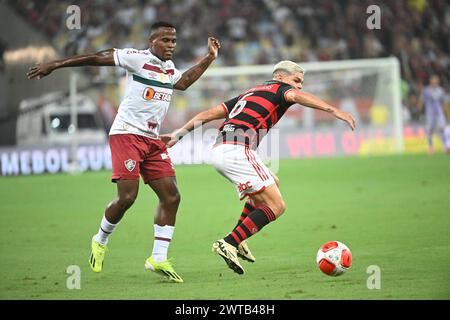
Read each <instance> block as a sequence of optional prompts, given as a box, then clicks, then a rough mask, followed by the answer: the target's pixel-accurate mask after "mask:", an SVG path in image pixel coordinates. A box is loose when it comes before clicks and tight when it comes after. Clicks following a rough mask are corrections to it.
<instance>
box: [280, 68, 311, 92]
mask: <svg viewBox="0 0 450 320" xmlns="http://www.w3.org/2000/svg"><path fill="white" fill-rule="evenodd" d="M304 77H305V75H304V74H303V73H300V72H294V73H291V74H283V75H282V76H281V79H280V81H282V82H284V83H287V84H290V85H291V86H293V87H295V88H297V89H298V90H301V89H302V88H303V81H304Z"/></svg>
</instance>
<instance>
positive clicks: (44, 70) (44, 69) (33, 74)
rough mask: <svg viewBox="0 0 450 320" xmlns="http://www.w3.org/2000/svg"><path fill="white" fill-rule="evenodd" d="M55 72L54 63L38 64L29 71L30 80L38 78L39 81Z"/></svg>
mask: <svg viewBox="0 0 450 320" xmlns="http://www.w3.org/2000/svg"><path fill="white" fill-rule="evenodd" d="M53 70H54V67H53V64H52V63H44V64H39V63H38V64H36V65H34V66H33V67H31V68H29V69H28V72H27V77H28V79H34V78H37V79H38V80H39V79H41V78H43V77H45V76H47V75H49V74H50V73H52V71H53Z"/></svg>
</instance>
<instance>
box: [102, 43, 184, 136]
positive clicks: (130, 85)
mask: <svg viewBox="0 0 450 320" xmlns="http://www.w3.org/2000/svg"><path fill="white" fill-rule="evenodd" d="M114 62H115V64H116V66H121V67H123V68H125V69H126V70H127V84H126V88H125V94H124V98H123V100H122V102H121V103H120V106H119V110H118V112H117V115H116V118H115V119H114V123H113V124H112V126H111V130H110V132H109V134H110V135H113V134H125V133H133V134H138V135H142V136H145V137H149V138H157V137H158V135H159V130H160V128H161V123H162V122H163V120H164V118H165V116H166V114H167V110H168V109H169V105H170V100H171V98H172V92H173V86H174V85H175V83H177V81H178V80H179V79H180V78H181V72H180V71H179V70H177V69H176V68H175V65H174V63H173V62H172V60H167V61H162V60H160V59H159V58H157V57H156V56H154V55H153V54H152V53H151V52H150V50H149V49H147V50H137V49H131V48H125V49H114Z"/></svg>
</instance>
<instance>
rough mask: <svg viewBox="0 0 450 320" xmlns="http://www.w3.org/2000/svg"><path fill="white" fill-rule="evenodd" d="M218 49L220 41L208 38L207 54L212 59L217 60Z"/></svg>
mask: <svg viewBox="0 0 450 320" xmlns="http://www.w3.org/2000/svg"><path fill="white" fill-rule="evenodd" d="M219 49H220V41H219V40H217V39H216V38H214V37H209V38H208V54H210V55H211V56H213V58H214V59H215V58H217V55H218V54H219Z"/></svg>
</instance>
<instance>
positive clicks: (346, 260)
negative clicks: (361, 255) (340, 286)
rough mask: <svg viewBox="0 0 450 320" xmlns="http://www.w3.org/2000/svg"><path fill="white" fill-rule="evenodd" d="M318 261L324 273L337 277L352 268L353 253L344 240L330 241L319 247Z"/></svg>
mask: <svg viewBox="0 0 450 320" xmlns="http://www.w3.org/2000/svg"><path fill="white" fill-rule="evenodd" d="M316 262H317V266H318V267H319V269H320V270H321V271H322V272H323V273H325V274H326V275H329V276H333V277H336V276H340V275H341V274H344V273H345V272H347V270H348V269H350V267H351V265H352V253H351V251H350V249H349V248H348V247H347V246H346V245H345V244H343V243H342V242H339V241H329V242H327V243H324V244H323V245H322V246H321V247H320V248H319V251H318V252H317V258H316Z"/></svg>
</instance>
